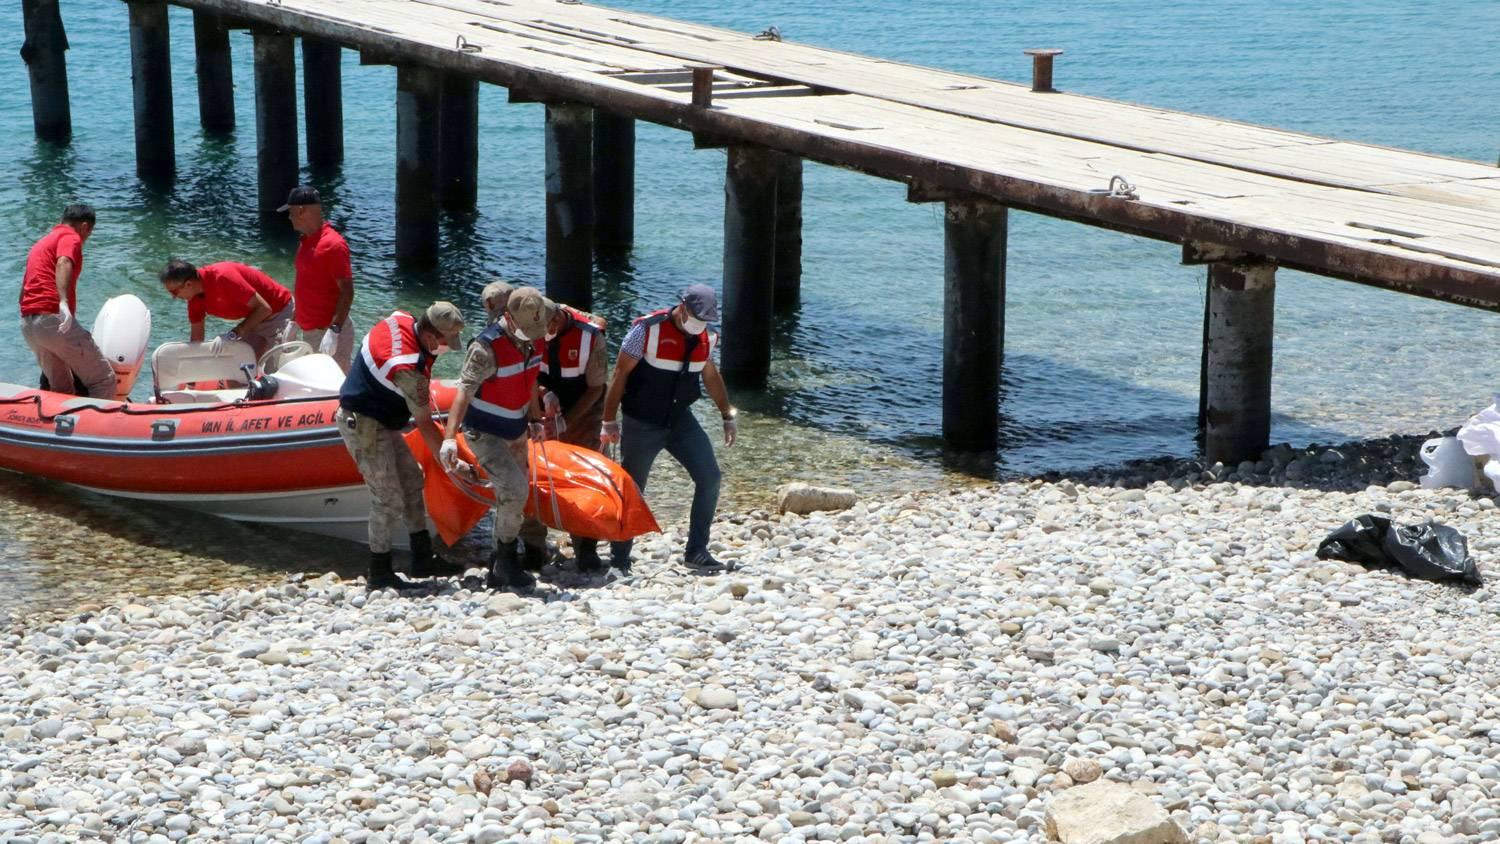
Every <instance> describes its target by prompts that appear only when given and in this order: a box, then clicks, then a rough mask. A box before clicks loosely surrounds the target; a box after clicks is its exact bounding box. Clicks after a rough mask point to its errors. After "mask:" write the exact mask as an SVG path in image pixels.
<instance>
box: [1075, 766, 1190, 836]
mask: <svg viewBox="0 0 1500 844" xmlns="http://www.w3.org/2000/svg"><path fill="white" fill-rule="evenodd" d="M1046 824H1047V834H1048V835H1049V836H1051V837H1052V838H1055V839H1056V840H1058V841H1061V842H1062V844H1188V837H1187V833H1185V832H1183V831H1182V827H1180V826H1178V825H1177V823H1176V822H1175V821H1173V820H1172V819H1171V818H1170V817H1168V816H1167V813H1166V811H1165V810H1163V809H1162V808H1161V807H1160V806H1158V805H1156V803H1155V802H1153V801H1152V800H1151V798H1149V797H1146V796H1144V795H1142V794H1140V793H1139V792H1136V791H1134V790H1132V789H1131V788H1130V787H1129V786H1124V785H1121V784H1119V783H1117V782H1110V781H1108V780H1100V781H1099V782H1092V783H1089V784H1088V785H1080V786H1075V787H1073V788H1070V789H1068V790H1067V791H1064V792H1063V793H1061V794H1059V795H1057V796H1056V797H1053V798H1052V802H1051V803H1048V804H1047V818H1046Z"/></svg>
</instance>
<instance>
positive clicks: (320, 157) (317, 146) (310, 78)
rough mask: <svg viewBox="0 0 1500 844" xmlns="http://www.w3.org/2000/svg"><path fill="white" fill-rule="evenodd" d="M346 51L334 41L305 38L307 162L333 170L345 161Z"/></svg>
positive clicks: (303, 43)
mask: <svg viewBox="0 0 1500 844" xmlns="http://www.w3.org/2000/svg"><path fill="white" fill-rule="evenodd" d="M342 61H343V50H342V48H340V47H339V45H338V44H335V43H333V42H332V41H323V40H321V39H318V38H307V37H304V38H303V39H302V114H303V117H304V119H305V120H306V121H307V163H308V166H310V167H312V168H313V169H324V170H326V169H332V168H335V167H338V166H339V165H340V164H343V163H344V71H343V64H342Z"/></svg>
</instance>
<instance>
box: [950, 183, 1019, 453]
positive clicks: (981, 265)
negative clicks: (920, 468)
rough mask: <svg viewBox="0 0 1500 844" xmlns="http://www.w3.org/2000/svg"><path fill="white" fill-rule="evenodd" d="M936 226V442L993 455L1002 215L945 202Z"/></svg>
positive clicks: (989, 206)
mask: <svg viewBox="0 0 1500 844" xmlns="http://www.w3.org/2000/svg"><path fill="white" fill-rule="evenodd" d="M943 222H944V228H943V234H944V237H943V244H944V245H943V439H944V440H945V441H946V442H947V444H948V446H949V447H950V448H953V449H956V450H958V451H993V450H994V448H995V445H996V442H997V440H998V437H999V413H1000V366H1001V360H1002V356H1003V355H1004V350H1005V249H1006V234H1007V230H1008V228H1009V214H1008V212H1007V210H1006V208H1005V206H1004V205H1001V204H999V203H997V202H993V201H991V200H987V199H977V198H973V199H970V198H962V199H949V200H948V201H947V202H946V203H945V204H944V214H943Z"/></svg>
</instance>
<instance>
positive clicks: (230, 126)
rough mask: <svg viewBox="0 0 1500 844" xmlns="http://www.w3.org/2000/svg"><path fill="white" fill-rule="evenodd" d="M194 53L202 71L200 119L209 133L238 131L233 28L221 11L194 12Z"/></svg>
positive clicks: (199, 74)
mask: <svg viewBox="0 0 1500 844" xmlns="http://www.w3.org/2000/svg"><path fill="white" fill-rule="evenodd" d="M193 52H194V55H195V57H196V60H197V61H196V66H197V70H198V122H199V123H200V124H201V125H202V126H203V132H204V133H205V134H208V135H227V134H229V133H230V132H233V131H234V62H233V55H232V54H231V52H230V48H229V28H228V27H227V26H225V25H224V17H223V15H220V14H218V13H217V12H205V11H202V10H195V11H194V12H193Z"/></svg>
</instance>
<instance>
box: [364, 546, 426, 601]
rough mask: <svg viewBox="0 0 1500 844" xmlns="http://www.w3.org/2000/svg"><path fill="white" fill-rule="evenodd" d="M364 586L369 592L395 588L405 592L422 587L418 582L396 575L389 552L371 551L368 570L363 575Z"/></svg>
mask: <svg viewBox="0 0 1500 844" xmlns="http://www.w3.org/2000/svg"><path fill="white" fill-rule="evenodd" d="M365 588H366V589H368V590H370V591H371V592H374V591H375V590H377V589H395V590H396V591H397V592H406V591H409V590H412V589H420V588H422V587H421V586H420V585H419V584H416V583H410V582H408V581H405V580H402V579H401V578H400V577H398V576H397V575H396V571H395V569H393V568H391V552H389V551H371V552H370V571H369V572H368V573H367V574H366V575H365Z"/></svg>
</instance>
